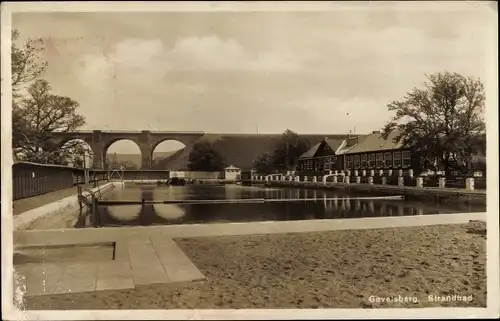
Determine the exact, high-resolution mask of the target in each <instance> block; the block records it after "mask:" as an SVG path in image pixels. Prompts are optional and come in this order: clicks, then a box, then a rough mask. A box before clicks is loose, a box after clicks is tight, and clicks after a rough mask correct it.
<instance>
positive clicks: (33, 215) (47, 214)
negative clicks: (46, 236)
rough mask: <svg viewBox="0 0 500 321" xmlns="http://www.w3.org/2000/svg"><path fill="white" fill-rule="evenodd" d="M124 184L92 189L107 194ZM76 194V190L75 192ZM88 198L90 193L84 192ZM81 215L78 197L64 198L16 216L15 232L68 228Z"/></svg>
mask: <svg viewBox="0 0 500 321" xmlns="http://www.w3.org/2000/svg"><path fill="white" fill-rule="evenodd" d="M121 185H122V183H120V182H112V183H107V184H105V185H103V186H100V187H96V188H92V189H90V190H91V191H92V192H93V193H96V192H97V193H98V192H99V191H100V193H105V192H108V191H109V190H110V189H111V188H113V187H115V186H116V187H119V186H121ZM75 192H76V190H75ZM83 195H84V196H85V197H87V198H89V197H90V193H89V192H87V191H84V192H83ZM82 206H83V211H86V206H85V204H82ZM79 214H80V205H79V201H78V195H77V194H76V193H75V195H72V196H69V197H66V198H63V199H61V200H58V201H56V202H52V203H49V204H46V205H43V206H40V207H37V208H34V209H32V210H29V211H26V212H24V213H21V214H19V215H16V216H14V218H13V220H14V230H33V229H50V228H67V227H69V225H71V224H74V223H75V222H76V220H77V219H78V216H79Z"/></svg>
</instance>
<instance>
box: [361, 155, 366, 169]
mask: <svg viewBox="0 0 500 321" xmlns="http://www.w3.org/2000/svg"><path fill="white" fill-rule="evenodd" d="M366 165H367V163H366V154H363V155H361V168H365V167H366Z"/></svg>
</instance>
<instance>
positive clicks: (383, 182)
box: [382, 176, 387, 185]
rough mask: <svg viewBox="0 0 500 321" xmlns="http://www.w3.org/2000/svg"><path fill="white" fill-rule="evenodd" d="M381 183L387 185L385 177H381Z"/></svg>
mask: <svg viewBox="0 0 500 321" xmlns="http://www.w3.org/2000/svg"><path fill="white" fill-rule="evenodd" d="M382 185H387V177H385V176H383V177H382Z"/></svg>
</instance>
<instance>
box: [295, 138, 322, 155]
mask: <svg viewBox="0 0 500 321" xmlns="http://www.w3.org/2000/svg"><path fill="white" fill-rule="evenodd" d="M322 142H323V141H321V142H319V143H316V145H314V146H313V147H311V148H309V150H308V151H307V152H305V153H304V154H302V155H300V157H299V159H300V158H311V157H313V156H314V154H316V152H317V151H318V148H319V146H320V145H321V143H322Z"/></svg>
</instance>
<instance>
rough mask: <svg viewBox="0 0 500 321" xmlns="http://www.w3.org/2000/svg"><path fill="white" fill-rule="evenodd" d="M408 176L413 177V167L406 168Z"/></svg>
mask: <svg viewBox="0 0 500 321" xmlns="http://www.w3.org/2000/svg"><path fill="white" fill-rule="evenodd" d="M408 176H410V177H411V178H413V169H409V170H408Z"/></svg>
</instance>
